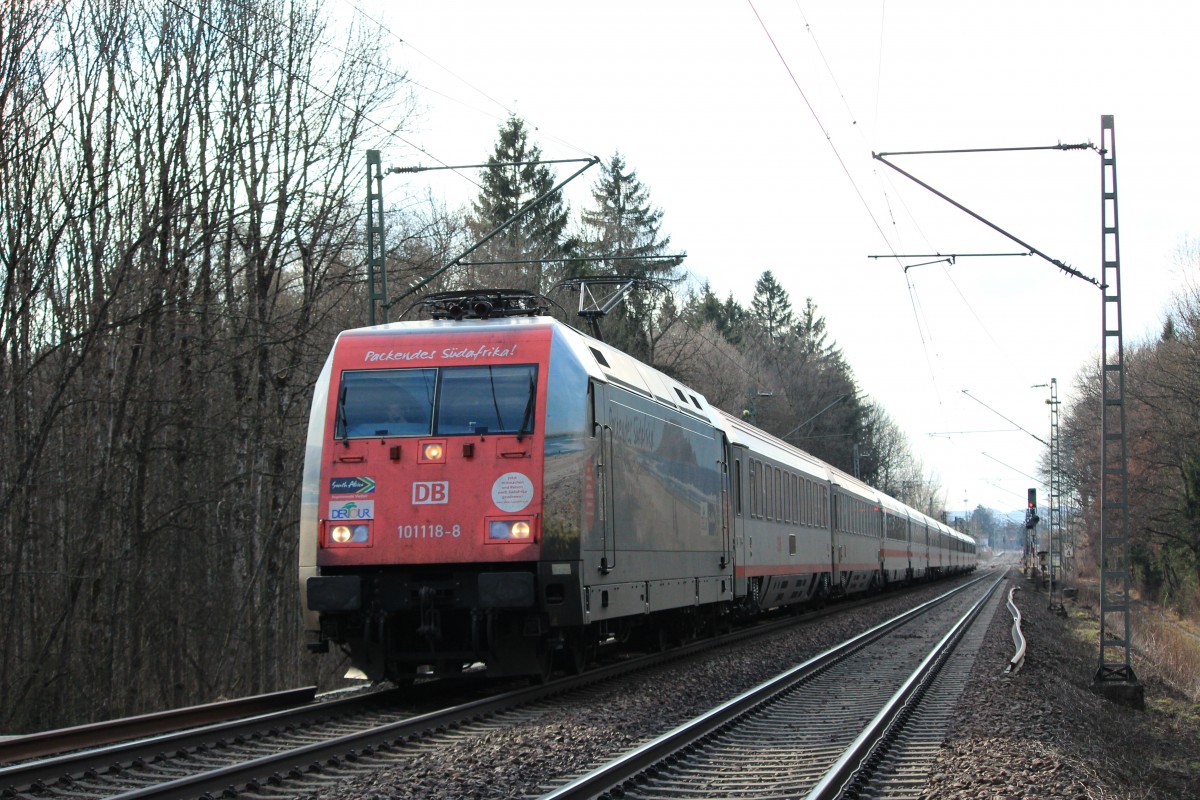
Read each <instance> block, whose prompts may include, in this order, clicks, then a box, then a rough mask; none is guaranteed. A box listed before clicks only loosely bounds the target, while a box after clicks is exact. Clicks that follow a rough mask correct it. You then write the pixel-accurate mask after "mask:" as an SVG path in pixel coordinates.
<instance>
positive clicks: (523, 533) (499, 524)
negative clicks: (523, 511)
mask: <svg viewBox="0 0 1200 800" xmlns="http://www.w3.org/2000/svg"><path fill="white" fill-rule="evenodd" d="M532 532H533V526H532V525H530V524H529V520H526V519H495V520H492V521H491V522H489V523H488V539H489V540H491V541H528V540H529V537H530V534H531V533H532Z"/></svg>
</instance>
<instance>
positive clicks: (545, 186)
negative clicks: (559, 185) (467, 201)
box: [468, 115, 573, 293]
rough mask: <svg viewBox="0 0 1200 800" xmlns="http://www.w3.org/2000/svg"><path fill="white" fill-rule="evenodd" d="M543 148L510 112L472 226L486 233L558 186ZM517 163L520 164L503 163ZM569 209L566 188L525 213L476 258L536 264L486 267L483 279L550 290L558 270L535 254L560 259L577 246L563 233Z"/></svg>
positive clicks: (474, 209) (494, 283)
mask: <svg viewBox="0 0 1200 800" xmlns="http://www.w3.org/2000/svg"><path fill="white" fill-rule="evenodd" d="M541 157H542V151H541V148H539V147H538V146H537V145H535V144H531V143H530V142H529V133H528V130H527V129H526V127H525V121H524V120H522V119H521V118H520V117H518V116H516V115H512V116H510V117H509V118H508V119H507V120H506V121H505V123H504V124H503V125H502V126H501V128H500V134H499V137H498V139H497V140H496V148H495V151H494V152H493V153H492V154H491V155H490V156H488V160H487V163H488V165H489V167H490V168H489V169H488V170H487V171H485V172H484V174H483V180H482V188H481V189H480V192H479V196H478V197H477V198H476V199H475V200H474V201H473V203H472V208H471V214H470V217H469V220H468V227H469V229H470V231H471V233H472V234H473V235H474V236H475V237H476V238H481V237H483V236H485V235H487V234H488V233H490V232H491V231H492V230H494V229H495V228H496V227H498V226H499V225H501V224H503V223H504V222H505V221H507V220H508V219H509V218H511V217H512V216H513V215H514V214H516V213H517V212H518V211H519V210H521V209H522V208H524V207H525V206H526V205H527V204H528V203H529V202H531V201H532V200H535V199H536V198H538V197H540V196H541V195H543V194H545V193H546V192H548V191H549V190H550V189H552V188H554V182H555V178H554V174H553V173H552V172H551V170H550V168H549V167H547V166H546V165H544V164H533V163H529V162H534V161H538V160H540V159H541ZM503 165H516V166H503ZM567 219H568V210H567V206H566V204H565V202H564V201H563V197H562V192H561V191H558V192H555V193H554V194H553V195H551V196H550V197H548V198H547V199H545V200H543V201H542V202H541V203H539V204H538V206H537V207H536V208H534V209H533V210H531V211H529V212H528V213H526V214H525V215H524V216H522V217H521V218H520V219H518V220H517V221H516V222H514V223H513V224H512V225H510V226H509V227H508V228H507V229H506V230H505V231H504V232H503V233H502V234H501V235H500V236H498V237H497V238H496V239H494V240H492V241H491V242H489V243H488V244H487V245H485V246H484V247H483V248H481V249H480V250H479V251H477V252H478V254H479V255H478V257H476V258H474V259H472V260H476V261H487V260H494V261H522V260H529V261H530V262H531V263H527V264H514V265H511V266H504V267H487V268H482V271H481V272H480V273H478V278H477V279H478V280H479V282H480V283H483V284H488V285H492V286H506V287H507V288H525V289H528V290H530V291H533V292H539V293H540V292H545V291H546V290H548V289H549V288H550V284H551V283H552V281H553V279H554V278H555V277H556V275H557V274H558V271H559V268H558V267H557V266H556V265H555V264H553V263H536V259H554V258H561V257H563V256H564V255H567V254H569V252H570V251H571V250H572V249H573V243H572V242H570V241H568V240H566V239H565V238H564V232H565V231H566V227H567Z"/></svg>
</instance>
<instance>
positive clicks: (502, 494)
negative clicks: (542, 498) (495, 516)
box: [492, 472, 533, 514]
mask: <svg viewBox="0 0 1200 800" xmlns="http://www.w3.org/2000/svg"><path fill="white" fill-rule="evenodd" d="M492 502H493V503H495V504H496V508H498V509H500V510H501V511H504V512H507V513H509V514H512V513H514V512H517V511H520V510H521V509H523V508H524V507H525V506H527V505H529V504H530V503H531V502H533V481H531V480H529V478H527V477H525V476H524V475H522V474H521V473H519V472H506V473H504V474H503V475H501V476H500V477H499V478H497V479H496V482H495V483H493V484H492Z"/></svg>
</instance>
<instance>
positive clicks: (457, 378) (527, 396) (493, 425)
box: [434, 364, 537, 435]
mask: <svg viewBox="0 0 1200 800" xmlns="http://www.w3.org/2000/svg"><path fill="white" fill-rule="evenodd" d="M536 398H537V366H535V365H533V364H503V365H499V366H492V365H489V366H482V367H446V368H444V369H442V376H441V381H440V384H439V386H438V407H437V420H436V422H435V426H434V427H435V433H438V434H442V435H454V434H463V433H467V434H471V433H478V434H485V433H516V434H523V433H526V434H527V433H533V422H534V411H535V407H534V406H535V402H534V401H535V399H536Z"/></svg>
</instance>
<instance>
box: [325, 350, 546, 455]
mask: <svg viewBox="0 0 1200 800" xmlns="http://www.w3.org/2000/svg"><path fill="white" fill-rule="evenodd" d="M536 394H537V366H536V365H534V364H502V365H486V366H465V367H441V368H436V369H431V368H416V369H373V370H347V371H345V372H343V373H342V382H341V388H340V389H339V391H338V408H337V416H336V418H335V419H336V423H335V425H336V430H335V432H334V438H336V439H342V440H345V439H362V438H375V437H388V436H430V435H437V436H456V435H473V434H479V435H484V434H487V433H493V434H496V433H508V434H513V433H515V434H517V435H524V434H527V433H530V432H531V431H532V429H533V421H534V419H533V412H534V400H535V398H536Z"/></svg>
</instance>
